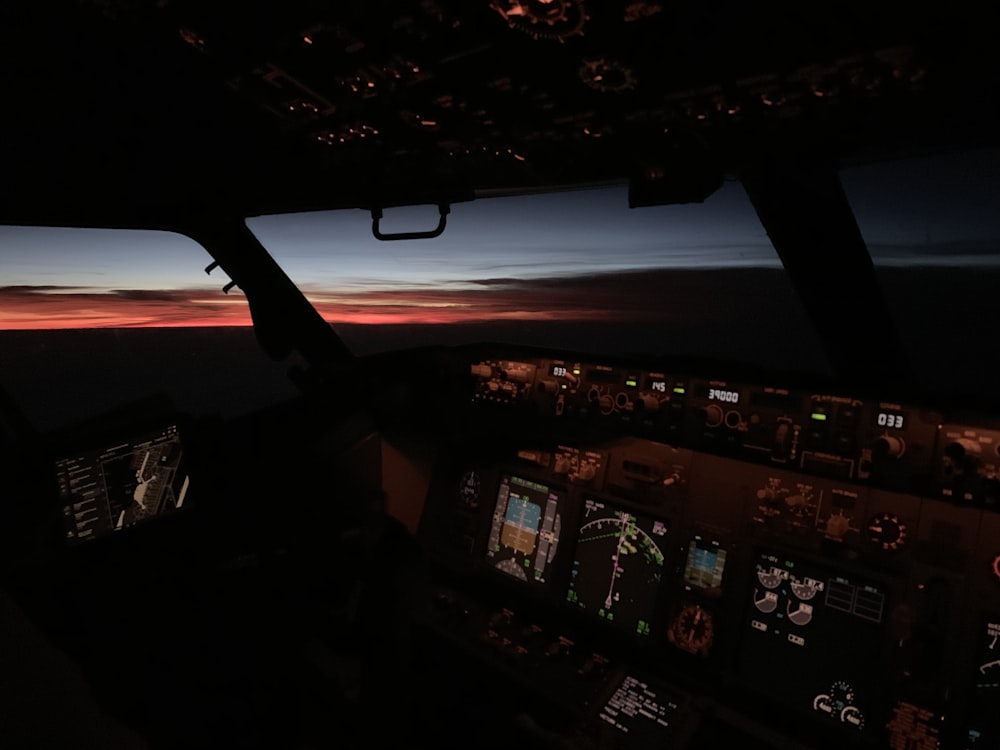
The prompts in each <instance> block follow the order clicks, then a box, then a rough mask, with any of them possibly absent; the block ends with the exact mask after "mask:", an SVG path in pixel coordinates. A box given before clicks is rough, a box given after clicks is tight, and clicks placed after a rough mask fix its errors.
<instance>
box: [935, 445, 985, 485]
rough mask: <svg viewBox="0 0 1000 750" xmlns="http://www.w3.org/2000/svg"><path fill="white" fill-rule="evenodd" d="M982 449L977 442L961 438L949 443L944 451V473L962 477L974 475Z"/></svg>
mask: <svg viewBox="0 0 1000 750" xmlns="http://www.w3.org/2000/svg"><path fill="white" fill-rule="evenodd" d="M981 453H982V447H981V446H980V445H979V443H978V442H977V441H975V440H970V439H968V438H959V439H958V440H954V441H952V442H950V443H948V445H947V446H945V449H944V467H943V468H944V473H945V474H946V475H949V476H951V475H954V476H959V477H960V476H962V475H963V474H966V473H969V474H971V473H974V472H975V471H976V469H977V468H978V466H979V456H980V454H981Z"/></svg>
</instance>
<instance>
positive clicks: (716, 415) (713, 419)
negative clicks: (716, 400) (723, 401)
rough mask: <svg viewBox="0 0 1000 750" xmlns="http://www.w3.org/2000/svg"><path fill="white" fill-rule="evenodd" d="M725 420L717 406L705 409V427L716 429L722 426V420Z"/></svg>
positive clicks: (713, 405)
mask: <svg viewBox="0 0 1000 750" xmlns="http://www.w3.org/2000/svg"><path fill="white" fill-rule="evenodd" d="M724 418H725V414H724V412H723V411H722V407H721V406H719V405H718V404H709V405H708V406H706V407H705V426H706V427H718V426H719V425H720V424H722V420H723V419H724Z"/></svg>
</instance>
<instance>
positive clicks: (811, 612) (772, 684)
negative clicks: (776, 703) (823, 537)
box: [738, 551, 887, 730]
mask: <svg viewBox="0 0 1000 750" xmlns="http://www.w3.org/2000/svg"><path fill="white" fill-rule="evenodd" d="M886 600H887V593H886V590H885V588H884V587H882V586H881V585H878V584H875V583H872V582H868V581H860V580H857V579H855V578H854V577H853V576H849V575H846V574H844V573H841V572H835V571H832V570H828V569H826V568H825V567H824V566H822V565H819V564H815V563H812V562H810V561H806V560H799V559H792V558H790V557H789V556H787V555H784V554H780V553H775V552H770V551H759V552H758V554H757V556H756V570H755V574H754V578H753V581H752V592H750V593H748V615H747V621H748V622H747V625H748V627H747V629H746V631H745V633H744V641H743V644H742V647H741V650H740V655H739V665H738V668H739V671H740V673H741V674H742V675H743V676H744V677H745V678H746V679H747V680H748V681H749V682H751V683H753V684H754V685H755V686H758V687H759V688H760V689H762V690H765V691H767V692H769V693H772V694H773V695H774V697H775V698H777V699H779V700H781V701H783V702H786V703H788V704H790V705H792V706H796V707H798V708H799V709H801V710H804V711H811V712H812V713H814V714H816V715H817V716H822V717H826V719H827V720H830V721H833V722H836V723H837V724H839V725H842V726H843V727H845V728H847V729H851V730H864V728H865V726H866V721H865V715H866V714H867V713H869V706H870V702H871V700H872V698H873V696H875V695H876V694H877V693H878V688H879V679H880V675H881V670H880V668H879V663H878V662H879V654H880V652H881V645H882V643H881V642H882V633H883V629H884V626H883V623H884V620H885V612H886ZM776 665H780V671H779V672H776V671H775V667H776Z"/></svg>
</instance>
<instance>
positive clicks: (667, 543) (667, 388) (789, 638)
mask: <svg viewBox="0 0 1000 750" xmlns="http://www.w3.org/2000/svg"><path fill="white" fill-rule="evenodd" d="M470 374H471V376H472V388H471V389H470V409H471V412H470V413H471V415H472V420H471V422H470V424H472V425H473V428H472V429H473V431H474V432H475V435H476V436H477V438H482V436H488V435H490V434H491V432H492V431H493V430H492V428H493V427H494V426H496V425H500V424H501V423H502V424H503V425H505V429H504V430H503V431H504V433H505V434H504V437H503V438H496V439H480V440H478V442H477V440H472V439H466V440H465V441H464V443H463V446H462V448H461V449H460V450H456V451H455V452H453V453H452V454H450V455H449V456H448V458H447V459H446V460H443V461H442V462H440V464H439V465H438V466H437V469H436V472H435V477H434V480H433V482H432V485H431V490H430V494H429V496H428V499H427V503H426V505H425V513H424V517H423V520H422V524H421V529H420V535H421V538H422V540H423V541H424V545H425V548H426V549H427V550H428V553H429V554H430V556H431V557H432V559H434V560H435V561H436V565H437V570H438V572H439V583H440V585H441V591H443V592H446V593H445V594H442V596H445V597H446V598H447V600H448V601H449V602H450V603H449V604H448V606H445V607H441V608H438V609H435V610H434V614H432V615H431V617H430V622H429V627H431V628H433V629H435V630H436V631H437V632H439V633H444V635H445V637H446V638H448V637H450V638H455V639H457V640H459V641H468V640H469V639H470V638H471V639H472V641H473V642H474V643H473V649H474V650H480V651H481V652H482V654H483V655H484V658H485V659H486V662H487V664H490V663H492V662H491V661H490V660H491V659H492V660H494V661H495V660H497V659H499V663H501V664H503V668H504V670H505V672H506V671H509V670H510V669H511V667H512V665H513V671H514V673H515V674H518V675H520V676H521V678H522V679H523V680H524V681H525V684H526V685H528V686H533V687H534V688H536V689H538V688H539V686H542V685H545V686H547V687H546V688H545V689H546V692H547V694H550V695H551V694H552V692H553V691H554V692H556V693H558V694H559V695H560V696H561V699H562V700H563V701H565V702H566V704H567V705H570V706H572V707H576V708H577V709H578V710H579V712H580V716H581V717H582V718H581V722H583V724H584V725H592V723H593V722H597V723H600V722H601V721H602V720H603V722H604V723H605V724H608V723H609V722H608V719H607V718H606V717H602V716H601V712H600V710H599V708H600V706H599V705H598V704H600V700H601V699H600V697H599V696H601V695H602V692H601V691H602V690H604V691H608V690H611V691H612V692H613V691H615V690H617V689H619V688H622V686H624V685H625V684H626V681H628V680H633V681H634V680H635V679H636V678H635V677H634V675H635V674H636V670H637V669H640V668H641V671H642V672H643V673H645V674H647V675H648V676H649V678H650V679H652V680H653V681H654V682H656V681H659V684H660V685H661V686H666V687H664V689H669V690H670V691H673V692H671V695H675V696H680V698H678V699H677V700H678V701H680V703H681V704H683V705H687V704H686V703H685V701H689V700H690V701H694V702H695V703H697V705H698V706H699V709H698V711H696V712H694V713H696V714H698V715H699V716H700V721H701V723H702V724H711V723H712V719H711V717H713V716H723V715H725V716H729V717H731V721H732V723H733V725H734V726H739V727H740V728H741V729H742V730H745V729H746V727H747V726H754V727H757V729H756V730H754V731H751V732H750V734H751V735H753V736H755V737H757V739H758V740H759V741H760V742H762V743H765V745H766V743H767V742H770V741H771V740H767V739H766V737H767V736H768V733H769V732H777V733H779V735H780V736H782V737H787V738H791V739H789V740H788V741H789V742H798V743H800V744H799V746H801V747H815V748H821V747H842V746H857V747H872V748H875V747H882V748H897V747H900V748H910V747H920V748H924V747H926V748H938V747H944V748H948V747H954V748H961V749H962V750H969V749H971V748H983V747H996V746H998V745H997V743H998V742H1000V735H998V733H997V729H998V728H997V725H996V722H995V720H994V718H993V717H994V716H995V714H996V710H995V709H996V708H997V706H998V705H1000V703H998V701H1000V687H998V686H1000V682H998V681H997V680H994V679H992V677H991V675H992V673H993V672H995V671H997V670H995V669H993V668H992V665H993V664H994V662H995V661H996V658H997V655H998V654H1000V647H998V646H997V639H996V637H995V636H996V632H997V628H996V623H997V619H998V618H997V616H996V614H995V613H996V612H997V611H1000V573H998V572H997V560H998V559H1000V515H998V514H997V513H995V512H994V511H995V510H997V500H996V493H995V492H994V488H993V485H994V483H995V482H996V471H997V469H996V466H997V464H996V463H995V460H996V459H995V458H994V456H996V455H997V448H996V445H997V444H998V440H1000V432H998V431H997V429H996V427H997V425H995V424H993V423H991V422H990V421H988V420H985V419H984V420H981V421H980V422H979V423H967V422H964V421H959V420H958V419H954V418H952V417H950V416H949V415H945V414H942V413H940V412H937V411H934V410H931V409H927V408H923V407H918V406H913V405H908V404H900V403H894V402H890V401H886V400H872V399H865V398H858V397H853V396H848V395H841V394H831V393H828V392H826V391H815V392H813V391H810V390H807V389H801V388H800V389H786V388H781V387H777V386H771V385H754V384H748V383H742V382H733V381H730V380H724V379H710V378H699V377H694V376H689V375H684V376H677V375H670V374H667V373H663V372H660V371H658V370H655V369H643V368H636V367H632V366H620V365H600V364H597V365H595V364H588V363H585V362H579V361H575V360H573V361H571V360H567V359H559V358H556V357H552V358H545V357H538V358H525V359H524V360H523V361H520V360H515V359H500V358H498V359H483V360H479V361H475V362H473V363H471V364H470ZM511 426H512V427H511ZM553 426H555V427H553ZM497 431H501V430H499V427H498V428H497ZM467 438H468V436H467ZM477 445H478V446H479V447H478V448H477V447H476V446H477ZM455 602H458V604H454V603H455ZM498 603H499V604H498ZM456 608H457V610H456ZM456 611H460V612H464V613H466V614H465V615H462V616H460V617H459V620H460V621H461V623H462V624H461V626H458V625H456V621H455V617H456V615H455V612H456ZM470 612H473V613H475V612H479V614H478V615H475V614H473V615H469V613H470ZM470 617H471V619H470ZM477 617H478V618H479V619H477ZM477 623H479V624H477ZM482 623H485V624H482ZM480 624H482V627H480ZM466 645H468V644H466ZM557 662H558V663H561V664H563V665H564V666H563V667H562V668H556V666H555V665H556V663H557ZM984 670H985V671H984ZM541 671H544V673H545V674H546V675H547V681H544V680H543V681H539V679H538V675H539V674H540V673H541ZM628 684H629V685H631V684H633V683H632V682H629V683H628ZM674 702H675V703H676V702H677V701H674ZM734 712H735V713H734ZM605 713H606V712H605ZM681 714H682V715H684V716H689V713H685V712H683V711H682V712H681ZM733 716H735V717H736V718H732V717H733ZM613 723H614V722H611V724H613ZM696 723H697V721H696ZM676 724H677V722H676V721H675V722H674V729H676V728H677V726H676ZM672 736H673V735H672ZM678 736H679V735H678ZM678 736H673V739H671V740H669V741H667V740H666V739H664V740H663V741H662V742H661V744H659V745H657V746H662V747H684V746H688V745H690V746H691V747H698V746H699V745H698V744H697V739H691V737H695V738H696V737H697V734H694V735H685V736H686V737H688V739H685V740H683V741H682V740H680V739H678Z"/></svg>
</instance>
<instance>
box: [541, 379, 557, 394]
mask: <svg viewBox="0 0 1000 750" xmlns="http://www.w3.org/2000/svg"><path fill="white" fill-rule="evenodd" d="M538 390H539V392H540V393H547V394H549V395H550V396H554V395H555V394H557V393H559V383H558V382H557V381H555V380H549V379H546V380H540V381H539V382H538Z"/></svg>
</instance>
